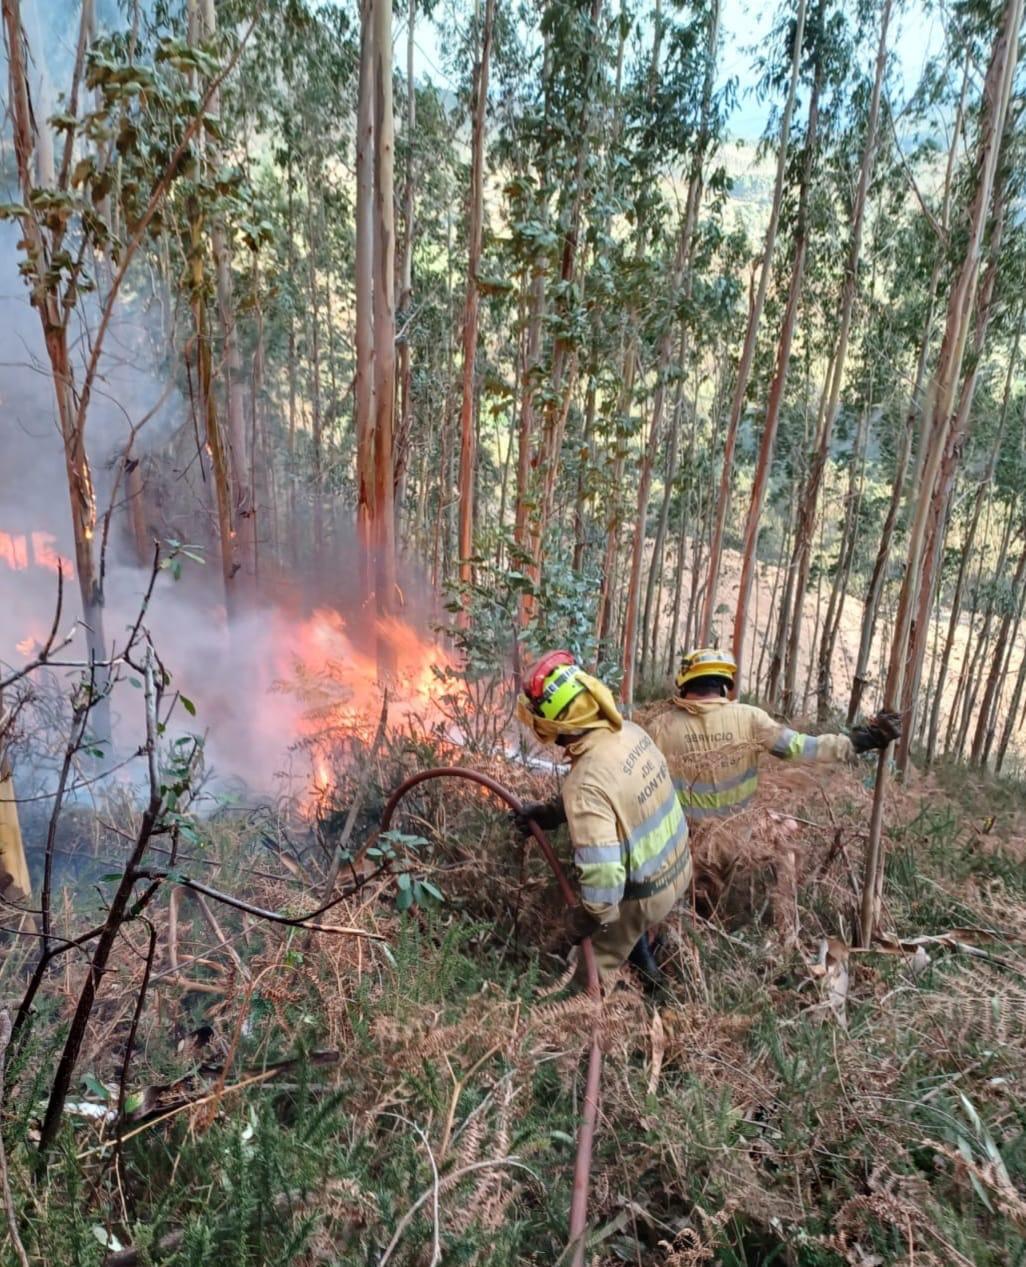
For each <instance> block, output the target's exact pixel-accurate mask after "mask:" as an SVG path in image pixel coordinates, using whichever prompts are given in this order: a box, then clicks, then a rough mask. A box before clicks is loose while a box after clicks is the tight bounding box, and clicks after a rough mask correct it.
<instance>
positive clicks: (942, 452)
mask: <svg viewBox="0 0 1026 1267" xmlns="http://www.w3.org/2000/svg"><path fill="white" fill-rule="evenodd" d="M1022 16H1023V13H1022V0H1007V3H1006V4H1005V5H1004V7H1003V12H1002V13H1001V17H1000V21H999V24H998V26H997V28H996V32H995V35H994V41H993V45H992V47H991V52H990V59H989V63H988V67H987V74H986V78H985V80H984V84H983V91H982V94H981V110H980V117H979V121H978V125H977V139H976V154H975V161H974V165H973V166H974V172H973V180H972V183H971V185H970V187H969V191H968V194H969V201H968V204H967V207H966V213H965V238H964V246H963V251H962V258H961V261H960V264H959V266H958V270H957V273H956V275H955V277H954V278H953V280H952V284H951V287H950V290H949V293H948V304H947V316H946V321H945V328H944V335H943V338H942V341H941V347H940V351H939V354H938V358H937V362H936V364H935V366H934V370H933V381H932V384H931V390H930V393H929V396H928V407H927V410H926V412H925V413H924V417H923V431H922V456H921V463H920V478H919V485H918V489H917V496H916V503H915V510H914V513H913V519H912V527H911V531H910V534H909V546H908V551H907V558H906V563H905V570H904V577H903V581H902V586H901V591H900V594H899V599H898V609H897V613H896V616H895V625H894V633H893V637H892V640H891V647H890V657H889V665H888V674H887V685H886V692H885V698H886V702H887V705H888V707H890V708H896V707H900V705H901V703H902V701H903V699H904V684H905V678H906V670H907V667H908V654H909V635H910V632H911V624H912V616H913V612H914V609H915V607H916V605H917V603H918V601H919V597H920V588H921V586H922V585H923V584H924V580H923V577H922V575H921V572H922V564H923V555H924V549H925V546H926V530H927V522H928V519H929V518H930V515H931V511H934V512H936V510H937V507H938V506H939V505H940V504H942V503H943V502H946V500H947V496H948V493H949V491H950V478H951V473H953V470H954V466H955V465H956V463H957V444H956V442H957V438H958V428H959V419H960V417H961V416H962V411H961V410H960V409H959V408H958V403H959V402H958V390H959V385H960V380H961V374H962V369H963V363H964V359H965V351H966V345H967V343H968V340H969V335H970V327H971V324H972V318H973V312H974V309H975V307H976V305H977V304H978V302H979V300H980V285H981V283H980V270H981V265H982V263H983V258H984V248H985V240H986V236H987V228H988V224H989V223H990V222H991V215H992V211H993V205H992V204H993V195H994V190H995V181H996V177H997V174H998V164H999V158H1000V154H1001V147H1002V142H1003V138H1004V135H1005V127H1006V123H1007V120H1008V110H1009V103H1010V101H1011V98H1012V86H1013V82H1014V77H1015V68H1016V62H1017V60H1018V53H1019V34H1020V29H1021V26H1022ZM906 724H907V723H906ZM889 773H890V765H889V758H888V753H887V752H886V751H884V752H882V753H881V754H880V761H879V764H878V768H877V780H876V789H875V792H874V799H873V812H872V817H871V820H870V834H869V843H868V846H867V850H866V871H865V879H864V884H863V890H862V912H861V914H862V922H861V937H862V942H863V944H864V945H868V944H869V943H870V942H871V940H872V936H873V929H874V927H875V924H876V920H877V917H878V913H879V907H880V899H881V893H882V885H883V868H882V865H881V864H882V849H881V826H882V814H883V800H884V794H885V791H886V788H887V783H888V779H889Z"/></svg>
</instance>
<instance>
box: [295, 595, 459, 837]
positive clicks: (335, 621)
mask: <svg viewBox="0 0 1026 1267" xmlns="http://www.w3.org/2000/svg"><path fill="white" fill-rule="evenodd" d="M375 633H376V637H377V639H378V641H379V643H383V644H384V647H385V649H387V652H388V655H389V658H390V660H391V661H392V664H393V666H394V667H393V669H392V672H391V673H390V674H389V678H388V680H387V682H384V683H383V682H381V681H379V673H378V663H377V657H376V656H375V655H373V654H371V653H370V652H368V651H366V650H364V649H362V648H361V647H360V646H359V645H358V644H357V643H356V642H355V641H354V640H353V638H352V637H351V636H350V633H349V631H348V629H347V627H346V622H345V620H344V619H343V617H342V616H341V615H340V614H339V613H338V612H337V611H333V610H330V609H327V608H321V609H318V610H317V611H315V612H314V613H313V615H312V616H310V617H309V619H307V620H304V621H301V622H299V623H297V624H291V625H288V626H285V627H283V628H281V629H279V631H278V635H277V640H276V641H277V645H278V647H279V648H280V654H279V657H278V663H277V665H276V668H277V670H278V677H279V683H278V685H279V688H280V689H283V690H286V691H288V692H289V693H290V694H293V695H295V696H296V697H298V699H299V701H300V703H301V706H302V709H301V713H300V717H299V721H298V730H299V736H300V742H301V744H303V745H304V746H306V747H307V748H309V750H310V752H311V764H312V770H313V774H312V778H311V783H310V787H309V796H308V798H307V802H306V805H305V807H304V808H305V809H306V810H307V812H311V811H314V810H316V809H317V808H319V807H321V806H323V804H324V802H325V799H326V797H327V795H328V794H329V792H330V790H331V786H332V778H331V770H330V764H329V753H330V749H331V748H332V746H333V743H335V742H337V741H338V740H339V739H340V738H344V737H349V736H351V735H358V736H359V737H360V738H361V739H363V740H364V742H370V739H371V737H372V735H373V734H374V731H375V729H376V727H377V725H378V720H379V717H380V715H381V706H382V700H383V696H384V691H385V689H386V687H387V690H388V717H389V721H390V723H393V724H394V723H395V722H396V721H399V722H404V721H410V720H414V719H418V720H420V721H421V722H423V723H425V724H431V723H433V722H437V721H440V720H442V719H443V717H444V714H443V712H442V711H441V708H440V702H441V698H442V696H443V695H444V694H445V693H446V692H447V691H449V690H450V689H451V685H450V684H449V683H447V681H446V679H445V676H444V675H445V671H446V669H448V668H449V667H451V666H452V664H453V661H452V659H451V657H449V656H448V655H447V654H446V652H445V651H444V650H443V649H442V648H441V647H439V646H437V645H436V644H435V643H433V642H431V641H430V640H428V639H427V638H425V637H424V636H423V635H421V634H420V633H418V631H417V630H416V629H415V628H413V626H412V625H409V624H406V623H405V622H403V621H401V620H395V619H390V620H381V621H378V622H376V624H375ZM272 724H273V722H272Z"/></svg>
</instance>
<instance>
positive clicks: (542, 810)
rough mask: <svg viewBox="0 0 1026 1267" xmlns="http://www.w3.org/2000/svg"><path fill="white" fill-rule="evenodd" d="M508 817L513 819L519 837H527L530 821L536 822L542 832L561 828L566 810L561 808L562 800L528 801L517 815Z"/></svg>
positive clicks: (564, 820) (558, 798)
mask: <svg viewBox="0 0 1026 1267" xmlns="http://www.w3.org/2000/svg"><path fill="white" fill-rule="evenodd" d="M510 817H511V818H512V819H513V826H514V827H515V828H516V829H517V831H518V832H519V833H520V834H521V836H529V835H530V834H531V823H532V821H533V822H536V823H537V824H538V826H539V827H540V828H541V829H542V831H553V830H554V829H555V828H556V827H562V826H563V824H564V823H565V822H566V810H565V809H564V808H563V798H562V797H556V798H555V799H554V800H551V801H530V802H528V804H526V805H523V806H521V809H520V812H519V813H517V814H511V815H510Z"/></svg>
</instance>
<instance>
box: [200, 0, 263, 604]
mask: <svg viewBox="0 0 1026 1267" xmlns="http://www.w3.org/2000/svg"><path fill="white" fill-rule="evenodd" d="M202 25H203V38H204V39H205V40H210V39H213V38H214V37H215V36H216V34H217V14H216V10H215V8H214V0H203V22H202ZM208 113H209V114H211V115H212V116H213V117H214V118H215V119H219V118H220V117H221V98H220V93H218V92H215V93H214V95H213V96H212V97H211V99H210V105H209V108H208ZM210 241H211V248H212V250H213V256H214V274H215V279H216V289H217V308H218V313H219V315H220V318H221V331H222V338H223V340H224V368H223V372H224V395H225V402H226V404H227V413H228V436H227V439H228V457H229V469H230V476H231V481H232V503H233V504H232V526H233V529H234V531H235V532H236V533H237V535H238V540H237V542H236V547H235V558H236V561H237V563H238V569H239V576H238V583H237V585H236V594H237V601H238V602H245V603H252V602H253V601H254V599H255V597H256V594H255V586H256V504H255V501H254V495H253V486H252V483H251V481H250V478H249V475H250V470H249V451H248V446H247V444H246V409H245V403H244V400H243V392H242V355H241V353H240V351H239V335H238V329H237V324H236V313H235V299H234V295H233V286H232V269H231V258H232V256H231V247H230V245H229V243H228V237H227V234H226V232H225V227H224V221H223V219H222V218H221V217H217V218H215V220H214V223H213V226H212V228H211V234H210Z"/></svg>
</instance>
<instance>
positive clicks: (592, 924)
mask: <svg viewBox="0 0 1026 1267" xmlns="http://www.w3.org/2000/svg"><path fill="white" fill-rule="evenodd" d="M567 924H568V931H569V933H570V940H571V944H572V945H574V946H577V945H579V944H580V943H581V942H582V941H584V939H585V937H592V936H594V934H595V933H597V932H598V930H599V929H600V928H601V927H602V925H601V923H599V921H598V920H597V919H596V918H595V916H594V915H592V914H591V912H590V911H588V910H586V909H585V908H584V907H583V906H574V907H572V908H571V910H570V913H569V915H568V917H567Z"/></svg>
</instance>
